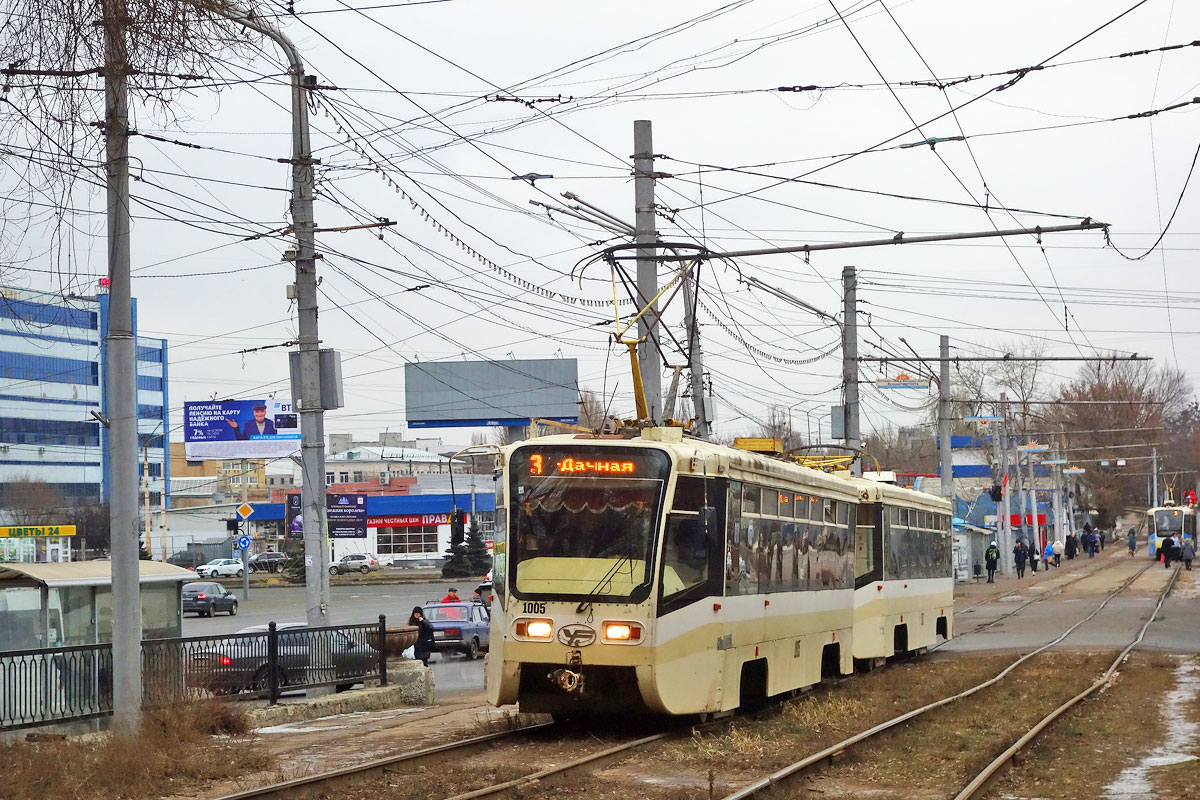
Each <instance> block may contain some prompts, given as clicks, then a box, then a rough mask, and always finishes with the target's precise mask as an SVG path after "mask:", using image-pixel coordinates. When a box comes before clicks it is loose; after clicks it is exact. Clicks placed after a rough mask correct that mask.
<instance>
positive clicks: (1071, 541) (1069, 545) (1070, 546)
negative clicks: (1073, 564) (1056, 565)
mask: <svg viewBox="0 0 1200 800" xmlns="http://www.w3.org/2000/svg"><path fill="white" fill-rule="evenodd" d="M1063 552H1064V553H1065V554H1066V556H1067V561H1074V560H1075V554H1076V553H1078V552H1079V541H1078V540H1077V539H1076V538H1075V534H1073V533H1068V534H1067V541H1066V543H1065V544H1064V545H1063Z"/></svg>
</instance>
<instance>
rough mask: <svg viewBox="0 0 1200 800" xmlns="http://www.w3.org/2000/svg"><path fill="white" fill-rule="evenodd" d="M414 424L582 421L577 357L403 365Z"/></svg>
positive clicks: (406, 397) (410, 422) (408, 410)
mask: <svg viewBox="0 0 1200 800" xmlns="http://www.w3.org/2000/svg"><path fill="white" fill-rule="evenodd" d="M404 417H405V422H406V423H407V424H408V427H410V428H451V427H460V428H473V427H482V426H517V425H528V424H529V420H530V418H531V417H538V418H540V419H547V420H550V421H552V422H565V423H575V422H578V421H579V364H578V362H577V361H576V360H575V359H573V358H547V359H513V360H505V361H420V362H416V363H409V364H405V365H404Z"/></svg>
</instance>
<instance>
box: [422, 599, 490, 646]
mask: <svg viewBox="0 0 1200 800" xmlns="http://www.w3.org/2000/svg"><path fill="white" fill-rule="evenodd" d="M424 610H425V619H427V620H429V621H430V623H432V624H433V652H435V653H462V654H463V655H465V656H466V657H467V658H478V657H479V654H480V652H482V651H484V650H487V649H488V631H489V629H490V627H491V615H490V614H489V612H488V609H487V606H485V605H483V604H482V603H434V604H433V605H428V606H425V607H424Z"/></svg>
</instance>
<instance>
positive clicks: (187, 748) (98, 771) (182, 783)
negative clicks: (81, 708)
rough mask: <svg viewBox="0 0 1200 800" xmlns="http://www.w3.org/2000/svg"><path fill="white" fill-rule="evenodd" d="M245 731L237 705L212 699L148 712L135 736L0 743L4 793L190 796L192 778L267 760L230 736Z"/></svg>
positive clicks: (104, 799) (87, 797) (249, 769)
mask: <svg viewBox="0 0 1200 800" xmlns="http://www.w3.org/2000/svg"><path fill="white" fill-rule="evenodd" d="M249 730H250V724H249V722H248V720H247V718H246V716H245V713H244V712H243V711H242V710H241V709H240V708H238V707H237V706H236V705H234V704H232V703H219V702H215V701H212V702H205V703H192V704H187V705H181V706H177V707H174V708H171V709H164V710H157V711H152V712H149V713H147V714H146V715H145V716H144V718H143V721H142V730H141V732H140V733H139V734H138V735H136V736H126V735H116V734H105V735H101V736H95V737H87V738H85V739H68V740H65V741H64V740H59V741H44V742H20V743H16V744H10V745H4V746H0V764H4V765H5V770H4V783H5V788H4V792H5V794H4V797H5V798H6V800H47V799H48V798H55V800H58V799H59V798H63V799H64V800H65V799H66V798H70V799H71V800H117V799H118V798H120V799H121V800H124V799H125V798H146V797H161V796H163V795H169V794H175V793H181V794H194V792H195V788H196V786H197V784H201V783H207V782H209V781H216V780H221V779H224V778H231V777H236V776H240V775H246V774H254V773H255V772H257V771H260V770H262V769H264V768H268V767H269V766H270V761H271V759H270V756H268V755H266V754H264V753H262V752H259V751H258V749H257V748H253V747H246V746H245V743H243V742H237V741H236V739H235V738H234V737H238V736H242V735H244V734H245V733H247V732H248V731H249ZM214 736H221V737H224V738H213V737H214Z"/></svg>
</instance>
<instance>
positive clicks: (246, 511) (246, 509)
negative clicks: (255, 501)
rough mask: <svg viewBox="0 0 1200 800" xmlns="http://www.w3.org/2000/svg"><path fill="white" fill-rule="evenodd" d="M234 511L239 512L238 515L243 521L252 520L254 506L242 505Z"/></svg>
mask: <svg viewBox="0 0 1200 800" xmlns="http://www.w3.org/2000/svg"><path fill="white" fill-rule="evenodd" d="M234 510H235V511H237V515H238V516H239V517H241V518H242V519H250V515H251V514H253V513H254V506H252V505H250V504H249V503H242V504H241V505H240V506H238V507H237V508H236V509H234Z"/></svg>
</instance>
